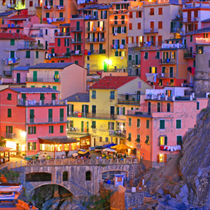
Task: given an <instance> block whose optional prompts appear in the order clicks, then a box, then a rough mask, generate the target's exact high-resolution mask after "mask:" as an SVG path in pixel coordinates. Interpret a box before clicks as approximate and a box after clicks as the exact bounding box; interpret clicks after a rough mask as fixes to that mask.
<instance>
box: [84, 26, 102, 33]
mask: <svg viewBox="0 0 210 210" xmlns="http://www.w3.org/2000/svg"><path fill="white" fill-rule="evenodd" d="M105 30H106V29H105V27H96V28H95V27H93V28H86V32H90V33H94V32H104V31H105Z"/></svg>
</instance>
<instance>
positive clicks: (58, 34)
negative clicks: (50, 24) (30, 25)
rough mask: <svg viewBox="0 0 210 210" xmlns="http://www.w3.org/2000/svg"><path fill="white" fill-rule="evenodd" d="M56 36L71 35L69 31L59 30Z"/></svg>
mask: <svg viewBox="0 0 210 210" xmlns="http://www.w3.org/2000/svg"><path fill="white" fill-rule="evenodd" d="M55 36H70V33H69V32H65V33H64V32H57V33H56V34H55Z"/></svg>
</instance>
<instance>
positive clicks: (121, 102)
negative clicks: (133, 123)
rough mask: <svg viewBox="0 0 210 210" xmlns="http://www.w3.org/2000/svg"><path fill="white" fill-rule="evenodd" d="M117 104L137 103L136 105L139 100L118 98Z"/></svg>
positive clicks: (138, 103)
mask: <svg viewBox="0 0 210 210" xmlns="http://www.w3.org/2000/svg"><path fill="white" fill-rule="evenodd" d="M118 104H137V105H140V101H134V100H123V99H118Z"/></svg>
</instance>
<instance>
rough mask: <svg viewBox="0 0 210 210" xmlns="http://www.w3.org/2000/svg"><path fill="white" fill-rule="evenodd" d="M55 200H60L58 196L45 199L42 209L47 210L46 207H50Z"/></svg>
mask: <svg viewBox="0 0 210 210" xmlns="http://www.w3.org/2000/svg"><path fill="white" fill-rule="evenodd" d="M56 202H58V203H59V202H60V198H52V199H50V200H48V201H46V202H45V203H44V204H43V205H42V207H43V210H48V209H50V207H51V206H52V205H53V204H54V203H56Z"/></svg>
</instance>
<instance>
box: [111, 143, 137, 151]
mask: <svg viewBox="0 0 210 210" xmlns="http://www.w3.org/2000/svg"><path fill="white" fill-rule="evenodd" d="M111 148H112V149H116V150H119V151H120V150H127V149H133V148H132V147H129V146H127V145H125V144H122V143H121V144H118V145H116V146H113V147H111Z"/></svg>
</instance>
